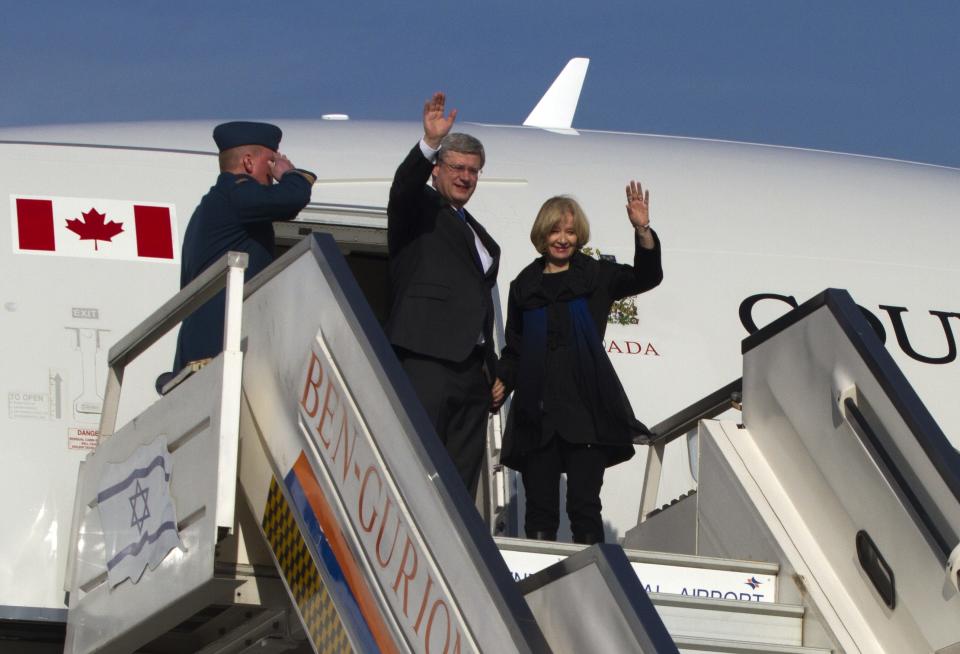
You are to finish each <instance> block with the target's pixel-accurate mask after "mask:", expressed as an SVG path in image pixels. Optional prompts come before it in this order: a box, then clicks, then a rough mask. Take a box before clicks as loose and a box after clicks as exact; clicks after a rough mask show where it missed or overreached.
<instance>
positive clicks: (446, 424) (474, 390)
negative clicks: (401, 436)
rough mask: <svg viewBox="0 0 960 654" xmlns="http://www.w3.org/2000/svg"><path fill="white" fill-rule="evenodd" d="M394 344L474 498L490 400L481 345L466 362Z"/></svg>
mask: <svg viewBox="0 0 960 654" xmlns="http://www.w3.org/2000/svg"><path fill="white" fill-rule="evenodd" d="M396 349H397V356H398V357H399V358H400V363H401V365H402V366H403V369H404V370H405V371H406V373H407V376H408V377H409V378H410V382H411V383H412V384H413V389H414V390H415V391H416V393H417V397H419V398H420V402H421V404H423V408H424V409H426V411H427V416H428V417H429V418H430V422H431V423H433V426H434V428H435V429H436V431H437V435H438V436H439V437H440V441H441V442H442V443H443V444H444V446H445V447H446V448H447V453H448V454H449V455H450V458H451V459H452V460H453V464H454V465H455V466H456V468H457V472H459V473H460V478H461V479H463V483H464V485H466V487H467V490H468V491H469V492H470V497H471V498H472V497H475V496H476V493H477V485H478V484H479V482H480V464H481V462H482V461H483V452H484V446H485V444H486V437H487V418H488V416H489V412H490V402H491V395H490V384H489V383H488V382H487V379H486V374H485V373H484V366H483V350H482V349H480V348H477V349H475V350H474V351H473V354H471V355H470V356H469V357H468V358H467V360H466V361H463V362H460V363H453V362H450V361H443V360H441V359H435V358H433V357H428V356H423V355H420V354H415V353H413V352H409V351H407V350H403V349H401V348H396Z"/></svg>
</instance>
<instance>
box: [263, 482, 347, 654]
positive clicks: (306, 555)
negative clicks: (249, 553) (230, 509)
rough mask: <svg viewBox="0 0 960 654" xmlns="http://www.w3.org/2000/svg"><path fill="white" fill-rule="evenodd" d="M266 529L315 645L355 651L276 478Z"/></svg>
mask: <svg viewBox="0 0 960 654" xmlns="http://www.w3.org/2000/svg"><path fill="white" fill-rule="evenodd" d="M263 531H264V533H265V534H266V535H267V540H268V541H269V542H270V547H272V548H273V554H274V556H276V557H277V561H278V562H279V563H280V571H281V572H282V573H283V577H284V579H286V581H287V587H288V588H289V589H290V592H291V594H292V595H293V599H294V601H295V602H296V604H297V608H298V609H299V611H300V617H301V618H302V619H303V623H304V624H305V625H306V627H307V633H309V634H310V640H311V641H313V645H314V648H315V649H316V650H317V652H319V653H320V654H327V653H328V652H329V653H331V654H339V653H340V652H352V651H353V648H352V647H350V641H349V640H348V639H347V632H346V630H345V629H344V628H343V623H342V622H340V616H338V615H337V610H336V607H335V606H334V604H333V600H331V599H330V595H329V593H327V588H326V586H324V585H323V580H322V579H321V578H320V573H319V572H317V567H316V564H315V563H314V561H313V558H312V557H311V556H310V551H309V550H308V549H307V544H306V543H305V542H304V539H303V536H302V534H301V533H300V529H299V528H298V527H297V523H296V521H295V520H294V518H293V513H292V512H291V511H290V507H289V505H288V504H287V500H286V498H285V497H284V496H283V491H282V490H281V489H280V484H278V483H277V480H276V478H274V479H271V480H270V493H269V495H268V497H267V507H266V511H265V512H264V514H263Z"/></svg>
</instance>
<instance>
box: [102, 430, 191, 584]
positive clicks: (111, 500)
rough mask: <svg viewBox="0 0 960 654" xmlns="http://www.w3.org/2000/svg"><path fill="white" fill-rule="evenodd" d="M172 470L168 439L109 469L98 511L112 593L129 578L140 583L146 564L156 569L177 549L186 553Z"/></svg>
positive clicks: (139, 451) (108, 467)
mask: <svg viewBox="0 0 960 654" xmlns="http://www.w3.org/2000/svg"><path fill="white" fill-rule="evenodd" d="M172 466H173V457H171V456H170V452H168V451H167V438H166V436H160V437H158V438H157V439H156V440H154V441H153V442H152V443H150V444H149V445H144V446H143V447H140V448H138V449H137V451H136V452H134V453H133V455H132V456H131V457H130V458H129V459H127V460H126V461H124V462H123V463H108V464H106V466H105V469H104V471H103V474H102V476H101V478H100V485H99V488H98V491H99V492H98V493H97V508H98V509H99V511H100V523H101V525H102V527H103V537H104V541H105V545H106V548H105V552H106V559H107V581H108V582H109V584H110V587H111V588H112V587H114V586H116V585H117V584H119V583H120V582H122V581H123V580H124V579H126V578H128V577H129V578H130V581H131V582H132V583H137V582H138V581H140V577H141V576H142V575H143V571H144V569H145V568H146V567H147V566H148V565H149V566H150V569H151V570H154V569H155V568H156V567H157V566H158V565H160V562H161V561H163V559H164V558H165V557H166V556H167V554H169V553H170V550H172V549H173V548H175V547H180V548H181V549H186V548H184V547H183V544H182V543H181V542H180V534H179V533H178V532H177V513H176V509H175V508H174V506H173V499H172V498H171V497H170V474H171V473H172V472H173V470H172Z"/></svg>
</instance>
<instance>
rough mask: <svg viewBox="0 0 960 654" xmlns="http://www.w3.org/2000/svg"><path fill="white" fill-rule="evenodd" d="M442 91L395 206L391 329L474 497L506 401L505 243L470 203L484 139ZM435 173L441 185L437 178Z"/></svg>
mask: <svg viewBox="0 0 960 654" xmlns="http://www.w3.org/2000/svg"><path fill="white" fill-rule="evenodd" d="M444 104H445V97H444V95H443V93H437V94H435V95H434V96H433V97H432V98H431V99H430V100H428V101H427V102H426V103H425V105H424V109H423V139H421V141H420V142H419V143H418V144H417V145H415V146H414V147H413V149H412V150H411V151H410V153H409V154H408V155H407V158H406V159H404V160H403V163H401V164H400V167H399V168H397V172H396V175H395V176H394V178H393V185H392V186H391V188H390V202H389V204H388V206H387V245H388V249H389V253H390V290H391V307H390V317H389V318H388V319H387V324H386V331H387V336H388V337H389V338H390V342H391V343H392V344H393V346H394V349H395V350H396V352H397V356H398V357H399V359H400V362H401V364H402V365H403V368H404V370H406V372H407V375H408V376H409V377H410V381H411V382H412V383H413V387H414V390H415V391H416V393H417V396H418V397H419V398H420V401H421V403H422V404H423V406H424V408H425V409H426V410H427V415H428V416H429V418H430V421H431V422H432V423H433V425H434V427H435V428H436V430H437V434H438V435H439V436H440V440H441V441H443V443H444V445H445V446H446V448H447V452H448V453H449V454H450V457H451V458H452V459H453V462H454V464H455V465H456V467H457V470H458V471H459V473H460V476H461V478H462V479H463V482H464V484H466V486H467V489H468V490H469V491H470V493H471V495H474V494H475V493H476V489H477V484H478V482H479V479H480V463H481V461H482V460H483V451H484V443H485V434H486V425H487V416H488V412H489V410H490V409H491V407H496V406H498V405H499V403H500V402H501V401H502V400H503V394H502V387H501V386H499V385H498V387H497V389H494V388H493V386H492V383H493V380H494V379H495V371H494V366H495V364H496V355H495V354H494V350H493V300H492V297H491V291H492V289H493V285H494V283H495V282H496V278H497V269H498V266H499V260H500V247H499V246H498V245H497V243H496V242H495V241H494V240H493V239H492V238H491V237H490V235H489V234H487V232H486V230H485V229H484V228H483V227H482V226H481V225H480V223H478V222H477V221H476V220H475V219H474V217H473V216H471V215H470V213H468V212H467V211H466V210H465V209H464V205H465V204H466V203H467V201H468V200H470V196H472V195H473V192H474V190H475V189H476V186H477V181H478V179H479V176H480V171H481V169H482V168H483V164H484V160H485V159H484V157H485V155H484V151H483V145H482V144H481V143H480V141H478V140H477V139H475V138H473V137H472V136H469V135H467V134H456V133H450V129H451V127H453V122H454V120H455V119H456V115H457V112H456V109H454V110H452V111H451V112H450V115H449V116H445V115H444ZM431 178H432V180H433V187H430V186H427V181H428V180H430V179H431Z"/></svg>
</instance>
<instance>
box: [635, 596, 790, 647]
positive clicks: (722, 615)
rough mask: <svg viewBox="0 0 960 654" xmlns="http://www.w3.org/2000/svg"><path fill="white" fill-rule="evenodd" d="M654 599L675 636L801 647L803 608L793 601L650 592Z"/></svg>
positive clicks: (668, 628) (664, 620) (664, 621)
mask: <svg viewBox="0 0 960 654" xmlns="http://www.w3.org/2000/svg"><path fill="white" fill-rule="evenodd" d="M649 595H650V600H651V601H652V602H653V605H654V606H655V607H656V609H657V613H659V614H660V618H661V619H662V620H663V624H664V625H665V626H666V627H667V631H669V632H670V634H671V635H672V636H674V638H678V637H691V638H706V639H723V638H730V639H734V640H738V641H739V640H743V639H744V638H749V640H750V642H751V643H758V644H766V645H782V646H799V645H801V644H802V643H803V612H804V610H803V607H802V606H794V605H789V604H773V603H761V602H741V601H738V600H723V599H707V598H699V597H685V596H682V595H672V594H666V593H650V594H649Z"/></svg>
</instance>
